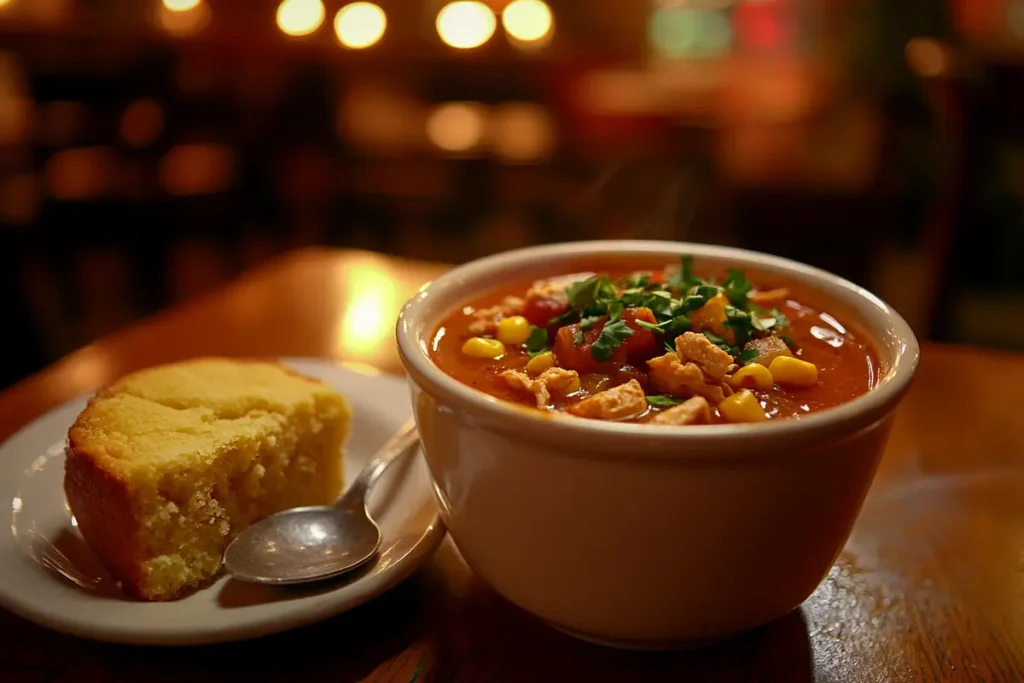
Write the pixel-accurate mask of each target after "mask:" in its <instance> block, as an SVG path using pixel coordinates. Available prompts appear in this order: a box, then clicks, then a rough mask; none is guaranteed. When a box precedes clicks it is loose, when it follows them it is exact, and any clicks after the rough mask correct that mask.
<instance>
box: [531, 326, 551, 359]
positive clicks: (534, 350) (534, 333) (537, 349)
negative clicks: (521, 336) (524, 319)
mask: <svg viewBox="0 0 1024 683" xmlns="http://www.w3.org/2000/svg"><path fill="white" fill-rule="evenodd" d="M547 350H548V331H547V330H545V329H544V328H543V327H537V326H536V325H530V336H529V337H528V338H527V340H526V352H527V353H528V354H530V357H531V358H532V357H534V356H536V355H539V354H541V353H544V352H545V351H547Z"/></svg>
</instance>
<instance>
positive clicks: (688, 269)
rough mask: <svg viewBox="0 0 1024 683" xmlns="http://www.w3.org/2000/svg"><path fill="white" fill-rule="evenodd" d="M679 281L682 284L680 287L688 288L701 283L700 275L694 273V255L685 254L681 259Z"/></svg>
mask: <svg viewBox="0 0 1024 683" xmlns="http://www.w3.org/2000/svg"><path fill="white" fill-rule="evenodd" d="M679 266H680V268H679V283H680V284H681V285H682V287H681V288H680V289H688V288H690V287H695V286H697V285H699V284H701V280H700V278H699V277H697V276H696V275H694V274H693V257H692V256H683V257H682V258H681V259H679Z"/></svg>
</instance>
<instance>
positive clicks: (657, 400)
mask: <svg viewBox="0 0 1024 683" xmlns="http://www.w3.org/2000/svg"><path fill="white" fill-rule="evenodd" d="M647 402H648V403H650V404H651V405H652V406H657V407H658V408H670V407H672V406H674V405H678V404H679V403H680V401H679V399H677V398H672V397H671V396H648V397H647Z"/></svg>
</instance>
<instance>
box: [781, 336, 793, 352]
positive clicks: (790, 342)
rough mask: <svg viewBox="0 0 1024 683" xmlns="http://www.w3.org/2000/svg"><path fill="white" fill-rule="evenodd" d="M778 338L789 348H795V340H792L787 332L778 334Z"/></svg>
mask: <svg viewBox="0 0 1024 683" xmlns="http://www.w3.org/2000/svg"><path fill="white" fill-rule="evenodd" d="M779 339H781V340H782V341H784V342H786V346H788V347H789V348H790V349H795V348H796V341H794V340H793V338H792V337H790V336H789V335H788V334H780V335H779Z"/></svg>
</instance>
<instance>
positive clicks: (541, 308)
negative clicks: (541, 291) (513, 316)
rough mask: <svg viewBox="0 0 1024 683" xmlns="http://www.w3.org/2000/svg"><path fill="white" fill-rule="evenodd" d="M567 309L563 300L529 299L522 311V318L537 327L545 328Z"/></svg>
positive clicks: (551, 298) (552, 298) (567, 306)
mask: <svg viewBox="0 0 1024 683" xmlns="http://www.w3.org/2000/svg"><path fill="white" fill-rule="evenodd" d="M568 309H569V304H568V303H567V302H566V301H565V299H564V297H563V298H554V297H529V298H527V299H526V306H525V307H524V309H523V317H524V318H526V319H527V320H529V321H530V323H531V324H533V325H536V326H537V327H544V328H547V326H548V323H549V322H551V319H552V318H555V317H558V316H560V315H562V314H563V313H565V312H566V311H567V310H568Z"/></svg>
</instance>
